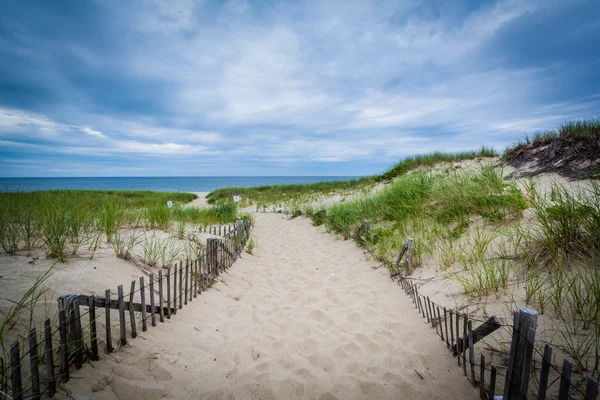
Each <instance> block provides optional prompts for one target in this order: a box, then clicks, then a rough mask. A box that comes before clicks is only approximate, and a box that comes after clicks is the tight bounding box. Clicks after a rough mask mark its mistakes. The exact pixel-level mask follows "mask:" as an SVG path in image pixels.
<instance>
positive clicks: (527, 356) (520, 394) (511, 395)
mask: <svg viewBox="0 0 600 400" xmlns="http://www.w3.org/2000/svg"><path fill="white" fill-rule="evenodd" d="M537 320H538V313H537V311H535V310H533V309H531V308H529V307H521V308H519V310H518V311H517V312H516V313H515V321H514V325H513V337H512V343H511V347H510V355H509V358H508V367H507V370H506V378H507V379H506V383H505V385H504V396H503V397H504V400H514V399H519V400H521V399H525V398H526V396H527V386H528V384H529V372H530V369H531V360H532V357H533V342H534V340H535V329H536V328H537Z"/></svg>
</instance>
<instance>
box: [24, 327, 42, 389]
mask: <svg viewBox="0 0 600 400" xmlns="http://www.w3.org/2000/svg"><path fill="white" fill-rule="evenodd" d="M27 336H28V338H29V367H30V370H31V397H30V398H31V399H35V400H39V398H40V367H39V362H38V348H37V331H36V330H35V328H31V330H29V332H28V334H27Z"/></svg>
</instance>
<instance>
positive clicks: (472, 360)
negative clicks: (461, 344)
mask: <svg viewBox="0 0 600 400" xmlns="http://www.w3.org/2000/svg"><path fill="white" fill-rule="evenodd" d="M467 329H468V331H469V362H470V363H471V380H472V381H473V386H476V385H477V381H475V349H474V348H473V326H472V322H471V320H469V321H467Z"/></svg>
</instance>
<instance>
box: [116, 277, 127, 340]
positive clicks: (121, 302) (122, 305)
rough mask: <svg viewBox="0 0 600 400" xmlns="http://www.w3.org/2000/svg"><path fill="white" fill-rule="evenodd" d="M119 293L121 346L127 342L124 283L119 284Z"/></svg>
mask: <svg viewBox="0 0 600 400" xmlns="http://www.w3.org/2000/svg"><path fill="white" fill-rule="evenodd" d="M117 295H118V301H119V328H120V329H119V333H120V340H121V346H124V345H125V344H127V336H126V332H125V299H124V298H123V285H119V287H118V288H117Z"/></svg>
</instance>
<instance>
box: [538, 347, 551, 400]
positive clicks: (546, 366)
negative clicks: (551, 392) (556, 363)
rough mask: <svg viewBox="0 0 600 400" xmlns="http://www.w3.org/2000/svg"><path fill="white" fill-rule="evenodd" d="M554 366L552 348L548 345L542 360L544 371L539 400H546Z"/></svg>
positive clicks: (541, 376) (541, 373)
mask: <svg viewBox="0 0 600 400" xmlns="http://www.w3.org/2000/svg"><path fill="white" fill-rule="evenodd" d="M551 365H552V347H550V345H549V344H548V343H546V344H545V345H544V357H543V358H542V370H541V371H540V386H539V389H538V395H537V398H538V400H546V391H547V390H548V374H549V373H550V367H551Z"/></svg>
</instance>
